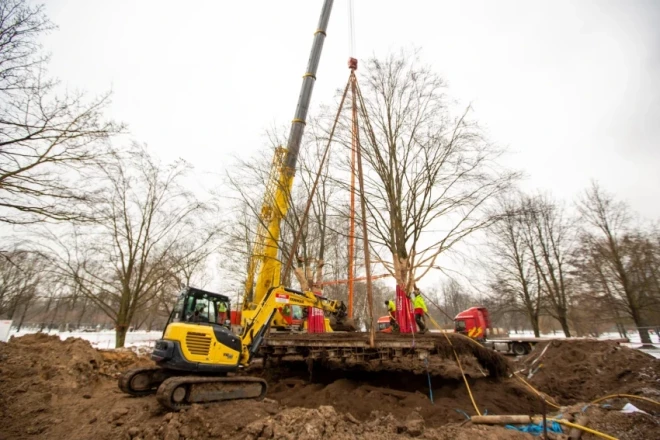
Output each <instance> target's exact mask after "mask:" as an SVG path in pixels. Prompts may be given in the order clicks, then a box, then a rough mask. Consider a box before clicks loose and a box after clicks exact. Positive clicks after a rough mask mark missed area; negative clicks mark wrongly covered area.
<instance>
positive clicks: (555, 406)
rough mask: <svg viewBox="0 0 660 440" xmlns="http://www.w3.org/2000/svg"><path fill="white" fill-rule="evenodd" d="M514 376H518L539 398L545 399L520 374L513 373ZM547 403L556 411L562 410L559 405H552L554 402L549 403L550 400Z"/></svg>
mask: <svg viewBox="0 0 660 440" xmlns="http://www.w3.org/2000/svg"><path fill="white" fill-rule="evenodd" d="M513 375H514V376H516V377H517V378H518V379H520V380H521V381H522V383H524V384H525V385H526V386H527V387H528V388H529V389H530V390H532V391H534V393H535V394H536V395H537V396H539V397H541V398H543V396H542V395H541V393H540V392H539V391H538V390H537V389H536V388H534V387H533V386H531V385H530V384H529V382H527V381H526V380H525V379H523V378H522V377H520V374H518V373H513ZM543 400H545V398H543ZM545 403H547V404H548V405H550V406H551V407H553V408H555V409H560V408H561V406H559V405H557V404H554V403H552V402H550V401H548V400H545Z"/></svg>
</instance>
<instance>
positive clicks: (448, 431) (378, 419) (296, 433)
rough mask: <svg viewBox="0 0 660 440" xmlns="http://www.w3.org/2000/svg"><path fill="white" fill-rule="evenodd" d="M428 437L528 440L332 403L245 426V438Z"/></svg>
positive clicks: (494, 429) (496, 429)
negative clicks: (363, 413)
mask: <svg viewBox="0 0 660 440" xmlns="http://www.w3.org/2000/svg"><path fill="white" fill-rule="evenodd" d="M418 437H419V438H425V439H433V440H468V439H469V440H473V439H475V438H479V439H484V440H525V439H530V438H532V437H531V436H528V435H526V434H521V433H519V432H515V431H507V430H505V429H503V428H499V427H489V428H485V427H470V428H461V427H458V426H446V427H444V428H443V429H439V430H438V429H428V428H427V427H426V425H425V422H424V419H423V418H422V417H421V416H420V415H419V414H417V413H413V414H411V415H410V416H409V417H408V418H407V419H406V421H405V422H401V421H397V420H396V419H395V418H394V417H393V416H392V415H391V414H387V415H385V414H383V413H380V412H378V411H375V412H373V413H372V414H371V415H370V417H369V420H367V421H366V422H360V421H359V420H357V419H356V418H355V417H353V416H352V415H351V414H350V413H344V414H340V413H337V411H336V410H335V408H333V407H332V406H320V407H319V408H318V409H303V408H291V409H286V410H284V411H282V412H280V413H278V414H276V415H274V416H271V417H267V418H265V419H261V420H258V421H256V422H253V423H251V424H250V425H248V426H247V427H246V428H245V437H243V438H245V440H261V439H281V440H296V439H299V440H315V439H332V440H357V439H368V440H376V439H378V440H380V439H384V440H394V439H410V438H418Z"/></svg>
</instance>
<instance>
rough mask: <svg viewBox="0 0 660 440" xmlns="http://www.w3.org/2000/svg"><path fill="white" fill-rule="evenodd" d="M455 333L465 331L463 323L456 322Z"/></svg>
mask: <svg viewBox="0 0 660 440" xmlns="http://www.w3.org/2000/svg"><path fill="white" fill-rule="evenodd" d="M456 331H457V332H462V331H465V321H456Z"/></svg>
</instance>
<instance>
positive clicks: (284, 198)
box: [119, 0, 353, 410]
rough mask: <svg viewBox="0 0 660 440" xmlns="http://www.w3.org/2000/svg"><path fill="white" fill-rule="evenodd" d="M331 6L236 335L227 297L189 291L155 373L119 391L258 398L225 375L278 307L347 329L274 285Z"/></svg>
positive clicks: (270, 190)
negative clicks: (310, 312) (308, 311)
mask: <svg viewBox="0 0 660 440" xmlns="http://www.w3.org/2000/svg"><path fill="white" fill-rule="evenodd" d="M332 4H333V0H324V3H323V9H322V11H321V17H320V19H319V23H318V26H317V30H316V32H315V33H314V42H313V45H312V50H311V54H310V58H309V61H308V64H307V71H306V72H305V74H304V75H303V83H302V87H301V91H300V96H299V98H298V105H297V108H296V113H295V115H294V119H293V121H292V124H291V131H290V133H289V138H288V142H287V146H286V149H284V148H278V149H277V150H276V151H275V158H274V160H273V167H272V169H271V174H270V179H269V182H268V184H267V187H266V195H265V197H264V203H263V207H262V210H261V213H260V216H259V225H260V226H259V230H258V233H257V239H256V241H255V246H254V249H253V253H252V258H251V260H250V264H249V268H248V276H247V280H246V287H245V297H244V302H243V309H242V313H241V314H242V316H241V330H240V333H239V334H237V333H234V332H233V331H232V330H231V320H230V319H229V317H231V316H232V315H231V310H230V302H229V298H228V297H227V296H224V295H221V294H217V293H212V292H207V291H204V290H200V289H196V288H192V287H188V288H186V289H185V290H184V291H183V292H182V293H181V294H180V295H179V297H178V300H177V302H176V306H175V307H174V309H173V311H172V314H171V315H170V318H169V320H168V322H167V326H166V328H165V331H164V333H163V337H162V339H160V340H158V341H157V342H156V344H155V348H154V350H153V353H152V359H153V360H154V361H156V364H157V367H151V368H138V369H134V370H130V371H127V372H125V373H124V374H122V376H121V377H120V379H119V388H120V389H121V390H122V391H124V392H126V393H128V394H131V395H134V396H140V395H145V394H151V393H153V392H154V391H155V392H156V394H157V397H158V400H159V401H160V402H161V403H162V404H163V405H164V406H165V407H167V408H169V409H173V410H177V409H181V408H184V407H186V406H189V405H191V404H193V403H199V404H208V403H212V402H219V401H224V400H232V399H245V398H259V397H263V396H264V394H265V393H266V382H265V381H264V380H263V379H260V378H255V377H245V376H229V374H230V373H233V372H236V371H238V370H240V369H242V368H244V367H247V366H248V365H249V364H250V362H251V361H252V359H253V358H254V356H255V355H256V354H257V353H258V351H259V348H260V346H261V345H262V343H263V341H264V338H265V336H266V333H267V331H268V329H269V328H270V327H271V325H273V326H275V327H280V326H285V325H286V321H285V320H284V318H283V317H282V314H281V310H282V309H284V308H286V307H288V308H289V309H290V308H291V307H293V306H301V307H312V308H318V309H322V310H323V311H324V312H325V313H328V314H330V315H331V317H330V318H331V319H332V320H333V322H330V325H331V327H332V328H333V329H334V330H352V329H353V326H352V323H351V322H350V321H349V320H348V319H347V316H346V315H347V314H346V306H345V305H344V304H343V303H341V302H339V301H332V300H329V299H327V298H323V297H321V296H318V295H316V294H314V293H313V292H302V291H298V290H294V289H290V288H287V287H283V286H281V282H280V272H281V263H280V261H279V259H278V254H279V246H278V241H279V238H280V223H281V220H282V219H283V218H284V216H285V215H286V213H287V211H288V209H289V206H290V200H291V188H292V185H293V178H294V175H295V169H296V162H297V159H298V152H299V150H300V142H301V139H302V135H303V130H304V127H305V120H306V118H307V111H308V108H309V103H310V100H311V96H312V90H313V88H314V82H315V81H316V70H317V68H318V64H319V60H320V57H321V50H322V48H323V42H324V39H325V35H326V29H327V26H328V21H329V19H330V12H331V10H332ZM276 315H277V318H276Z"/></svg>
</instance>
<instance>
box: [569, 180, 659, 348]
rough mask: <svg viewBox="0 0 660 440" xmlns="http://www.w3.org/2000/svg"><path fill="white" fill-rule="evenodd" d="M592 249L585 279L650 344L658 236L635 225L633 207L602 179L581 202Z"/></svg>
mask: <svg viewBox="0 0 660 440" xmlns="http://www.w3.org/2000/svg"><path fill="white" fill-rule="evenodd" d="M578 209H579V212H580V215H581V219H582V223H583V230H582V243H583V246H584V247H585V249H586V250H587V252H586V253H585V254H584V258H583V259H582V264H583V265H584V267H585V269H586V270H585V272H584V273H583V280H586V279H587V276H588V275H593V276H596V277H597V278H596V279H595V280H594V279H593V278H591V280H590V281H589V285H591V286H592V287H596V288H597V290H596V291H597V292H598V291H599V292H601V293H602V294H603V295H604V297H605V298H607V299H608V300H610V301H612V304H613V305H614V307H615V310H621V311H622V312H624V313H625V314H627V315H628V316H629V317H630V318H631V319H632V321H633V322H634V324H635V326H636V327H637V330H638V332H639V335H640V338H641V340H642V343H644V344H650V343H651V338H650V336H649V331H648V330H649V329H648V327H649V323H648V315H647V314H648V313H649V312H651V311H652V309H654V308H657V306H658V304H659V294H660V292H658V259H657V249H655V250H654V245H655V243H654V241H653V239H652V238H651V237H649V236H645V234H642V233H641V232H640V231H638V230H635V229H634V228H633V227H632V217H631V213H630V209H629V207H628V206H627V205H626V204H625V203H623V202H620V201H617V200H615V199H614V197H613V196H612V195H611V194H608V193H607V192H605V191H604V190H603V189H602V188H601V187H600V186H599V185H598V184H597V183H593V184H592V185H591V187H590V188H589V189H588V190H587V191H586V192H585V193H584V195H583V196H582V198H581V199H580V201H579V202H578Z"/></svg>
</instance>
